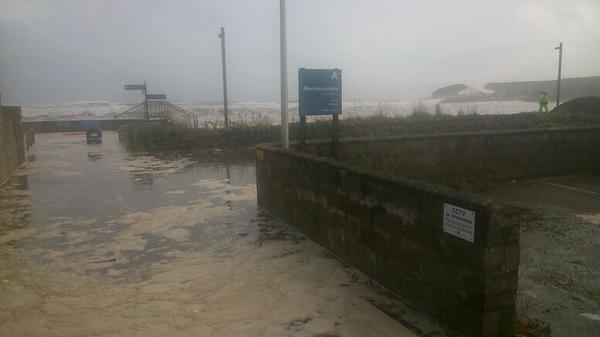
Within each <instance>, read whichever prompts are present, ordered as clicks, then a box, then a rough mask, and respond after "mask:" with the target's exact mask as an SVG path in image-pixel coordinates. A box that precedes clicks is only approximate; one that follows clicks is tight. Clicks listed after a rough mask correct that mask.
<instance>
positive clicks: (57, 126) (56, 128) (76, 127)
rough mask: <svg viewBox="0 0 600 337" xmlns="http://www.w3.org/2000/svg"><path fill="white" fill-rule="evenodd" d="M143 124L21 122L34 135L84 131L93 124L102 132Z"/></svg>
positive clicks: (96, 121) (132, 121) (106, 120)
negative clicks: (122, 126)
mask: <svg viewBox="0 0 600 337" xmlns="http://www.w3.org/2000/svg"><path fill="white" fill-rule="evenodd" d="M138 122H143V121H141V120H136V119H100V120H93V121H33V122H23V126H24V128H26V129H33V130H34V131H35V132H36V133H50V132H78V131H85V128H86V125H89V124H90V123H94V124H96V125H99V126H100V127H101V128H102V130H111V131H115V130H117V129H118V128H119V127H120V126H121V125H126V124H131V123H138Z"/></svg>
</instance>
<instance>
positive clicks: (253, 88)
mask: <svg viewBox="0 0 600 337" xmlns="http://www.w3.org/2000/svg"><path fill="white" fill-rule="evenodd" d="M287 6H288V54H289V59H288V64H289V73H290V78H289V83H290V97H291V98H292V99H295V98H296V97H297V69H298V68H299V67H306V68H328V67H337V68H341V69H342V70H343V74H344V96H345V99H373V100H387V99H414V98H418V97H421V96H427V95H429V94H430V92H431V90H433V89H435V88H437V87H439V86H443V85H448V84H452V83H466V84H470V85H483V84H485V83H487V82H491V81H517V80H518V81H520V80H543V79H553V78H555V73H556V66H557V52H556V51H555V50H554V49H553V48H554V47H555V46H556V45H557V44H558V42H559V41H563V42H564V43H565V55H564V68H563V69H564V73H563V74H564V76H565V77H575V76H591V75H600V1H598V0H570V1H567V0H548V1H534V0H496V1H487V0H472V1H471V0H460V1H459V0H457V1H443V0H440V1H427V0H423V1H415V0H408V1H402V0H288V1H287ZM221 26H224V27H225V29H226V33H227V62H228V74H229V77H228V80H229V95H230V99H231V100H233V101H267V100H278V97H279V1H278V0H169V1H167V0H70V1H69V0H47V1H46V0H0V91H1V92H2V98H3V101H4V102H8V103H13V104H23V103H56V102H67V101H80V100H106V101H135V100H138V99H139V97H138V96H137V95H135V94H134V93H132V92H125V91H123V84H125V83H138V82H143V81H144V80H147V81H148V83H149V88H150V91H151V92H154V93H165V94H168V96H169V98H170V99H171V100H174V101H215V100H220V99H221V97H222V92H221V90H222V89H221V50H220V40H219V38H218V37H217V35H218V32H219V28H220V27H221Z"/></svg>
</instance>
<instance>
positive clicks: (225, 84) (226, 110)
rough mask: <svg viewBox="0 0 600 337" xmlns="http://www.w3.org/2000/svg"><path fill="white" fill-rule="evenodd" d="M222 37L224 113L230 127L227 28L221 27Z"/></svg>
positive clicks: (226, 122) (226, 123)
mask: <svg viewBox="0 0 600 337" xmlns="http://www.w3.org/2000/svg"><path fill="white" fill-rule="evenodd" d="M219 38H220V39H221V62H222V63H223V115H224V118H225V128H226V129H227V128H229V111H228V106H227V105H228V102H227V62H226V56H225V28H223V27H221V33H220V34H219Z"/></svg>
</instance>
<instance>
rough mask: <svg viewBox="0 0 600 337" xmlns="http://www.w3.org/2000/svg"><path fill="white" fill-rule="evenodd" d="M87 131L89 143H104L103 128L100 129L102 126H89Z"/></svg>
mask: <svg viewBox="0 0 600 337" xmlns="http://www.w3.org/2000/svg"><path fill="white" fill-rule="evenodd" d="M85 133H86V138H87V143H88V144H99V143H102V129H100V127H98V126H92V127H90V128H88V129H87V130H86V131H85Z"/></svg>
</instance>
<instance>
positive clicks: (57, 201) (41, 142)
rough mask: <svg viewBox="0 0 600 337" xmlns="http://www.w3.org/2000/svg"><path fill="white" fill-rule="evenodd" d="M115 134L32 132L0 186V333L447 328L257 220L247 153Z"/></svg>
mask: <svg viewBox="0 0 600 337" xmlns="http://www.w3.org/2000/svg"><path fill="white" fill-rule="evenodd" d="M116 138H117V137H116V134H114V133H112V132H105V133H104V142H103V143H102V144H98V145H86V144H85V138H84V135H83V134H80V133H70V134H40V135H36V145H35V149H34V150H33V151H34V153H32V155H31V156H30V157H29V161H28V162H27V163H26V164H25V165H24V166H23V167H22V168H21V169H19V171H18V172H17V173H16V174H15V175H14V176H13V178H11V180H10V181H9V182H8V184H6V185H5V186H3V187H2V189H1V190H0V336H28V337H29V336H45V337H46V336H60V337H64V336H161V337H162V336H416V335H422V336H425V335H428V336H434V335H435V336H443V335H446V332H444V330H443V329H441V328H439V327H437V326H436V325H435V324H432V323H431V322H430V321H429V320H427V319H426V318H425V317H423V316H421V315H419V314H418V313H415V312H414V311H413V310H411V309H410V307H408V306H407V305H405V304H404V303H402V302H401V301H399V300H397V299H396V298H394V297H393V296H392V295H391V294H389V293H387V292H386V291H385V290H383V289H381V288H380V287H378V286H377V285H375V284H373V283H371V282H370V281H369V280H368V278H366V277H365V276H364V275H362V274H361V273H359V272H357V271H355V270H354V269H352V268H350V267H348V266H345V265H343V264H341V263H340V262H339V261H338V260H336V259H335V258H332V256H331V255H330V254H329V253H328V252H327V251H325V250H323V249H322V248H320V247H319V246H317V245H316V244H314V243H313V242H311V241H310V240H308V239H306V238H305V237H303V236H301V235H300V234H298V233H296V232H294V231H292V230H290V229H288V228H287V227H284V226H282V225H281V224H279V223H276V222H274V221H272V220H270V219H269V218H267V217H265V216H264V215H263V214H261V213H260V212H259V211H258V210H257V208H256V186H255V185H254V184H255V168H254V164H253V162H252V161H251V160H246V159H240V158H244V156H236V157H235V158H227V159H223V158H222V157H223V156H219V160H214V156H211V155H207V154H196V155H189V154H174V153H169V154H144V153H127V152H126V151H125V150H124V149H123V148H122V147H121V146H120V145H119V143H118V140H117V139H116ZM383 309H385V310H383ZM593 312H594V313H597V311H593Z"/></svg>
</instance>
